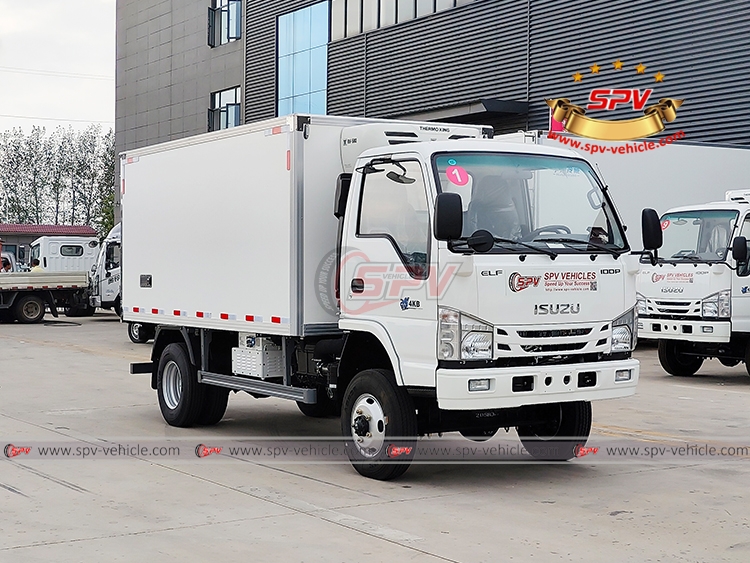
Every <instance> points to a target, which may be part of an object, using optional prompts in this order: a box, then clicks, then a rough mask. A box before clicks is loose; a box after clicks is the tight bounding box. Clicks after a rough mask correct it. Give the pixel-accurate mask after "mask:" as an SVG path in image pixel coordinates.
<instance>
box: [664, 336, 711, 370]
mask: <svg viewBox="0 0 750 563" xmlns="http://www.w3.org/2000/svg"><path fill="white" fill-rule="evenodd" d="M681 346H682V342H680V341H678V340H659V363H660V364H661V367H662V368H664V371H666V372H667V373H668V374H669V375H675V376H678V377H688V376H690V375H695V372H697V371H698V370H699V369H700V367H701V366H702V365H703V358H698V357H694V356H686V355H685V354H683V353H682V351H681V349H680V348H681Z"/></svg>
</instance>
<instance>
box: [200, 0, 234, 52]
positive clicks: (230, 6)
mask: <svg viewBox="0 0 750 563" xmlns="http://www.w3.org/2000/svg"><path fill="white" fill-rule="evenodd" d="M240 37H242V1H241V0H213V2H212V5H211V7H210V8H209V9H208V44H209V46H211V47H218V46H219V45H224V43H229V42H230V41H236V40H237V39H239V38H240Z"/></svg>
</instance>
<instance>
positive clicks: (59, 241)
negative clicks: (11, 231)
mask: <svg viewBox="0 0 750 563" xmlns="http://www.w3.org/2000/svg"><path fill="white" fill-rule="evenodd" d="M98 249H99V240H98V239H97V238H96V237H77V236H45V237H39V238H38V239H36V240H35V241H34V242H32V243H31V259H32V260H34V259H35V258H36V259H37V260H39V264H40V266H41V267H42V268H44V271H45V272H88V271H89V270H90V269H91V267H92V266H93V265H94V264H95V263H96V257H97V254H98V252H99V250H98Z"/></svg>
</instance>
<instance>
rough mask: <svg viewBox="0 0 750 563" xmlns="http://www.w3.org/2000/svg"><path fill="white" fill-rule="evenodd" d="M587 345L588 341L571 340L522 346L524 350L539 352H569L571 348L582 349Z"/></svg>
mask: <svg viewBox="0 0 750 563" xmlns="http://www.w3.org/2000/svg"><path fill="white" fill-rule="evenodd" d="M585 347H586V342H571V343H566V344H534V345H527V346H521V349H522V350H523V351H524V352H529V353H531V354H537V353H539V352H567V351H571V350H581V349H583V348H585Z"/></svg>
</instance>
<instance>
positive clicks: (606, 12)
mask: <svg viewBox="0 0 750 563" xmlns="http://www.w3.org/2000/svg"><path fill="white" fill-rule="evenodd" d="M530 6H531V12H530V22H529V34H530V75H529V101H530V102H531V110H530V115H529V128H531V129H546V128H547V126H548V115H549V112H548V107H547V105H546V104H545V103H544V99H545V98H560V97H565V98H569V99H570V100H571V102H572V103H574V104H577V105H580V106H584V107H585V105H586V104H587V101H588V96H589V92H590V91H591V89H592V88H640V89H645V88H653V89H654V91H653V94H652V95H651V99H650V100H649V105H650V104H652V103H655V102H656V101H658V100H659V98H663V97H669V98H685V103H684V105H683V106H682V107H681V108H680V109H679V110H678V112H677V119H676V120H675V121H674V122H673V123H671V124H668V125H667V129H666V130H665V132H664V133H663V135H667V134H670V133H674V132H676V131H679V130H684V131H685V132H686V134H687V135H686V138H685V140H686V141H704V142H724V143H736V144H750V112H748V111H747V107H746V104H747V94H746V89H747V84H748V83H750V57H748V53H750V34H748V29H750V2H748V1H747V0H741V1H726V0H704V1H702V2H695V1H692V2H685V1H683V0H662V1H660V2H656V3H655V2H653V1H646V0H595V1H591V0H574V1H572V2H568V3H566V4H565V7H564V10H561V8H560V3H559V2H554V1H552V0H532V1H531V4H530ZM618 58H619V59H620V60H621V61H622V62H623V63H624V65H623V70H621V71H616V70H614V68H613V66H612V62H613V61H615V60H617V59H618ZM594 63H596V64H598V65H600V66H601V67H602V70H601V72H600V74H599V75H594V74H592V73H591V70H590V68H589V67H591V66H592V65H593V64H594ZM639 63H643V64H644V65H645V66H646V67H647V70H646V71H645V73H644V74H643V75H637V74H636V72H635V69H634V67H635V66H636V65H638V64H639ZM657 71H659V72H662V73H663V74H664V76H665V78H664V82H663V83H656V82H655V79H654V74H656V73H657ZM576 72H580V73H581V74H583V80H582V81H581V82H574V81H573V78H572V75H573V74H574V73H576ZM587 114H588V115H590V116H591V117H595V118H602V117H604V116H605V114H606V117H607V118H617V119H621V118H632V117H634V113H633V110H632V108H629V109H628V110H624V109H623V110H616V111H610V112H605V111H599V112H594V111H591V112H587Z"/></svg>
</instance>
